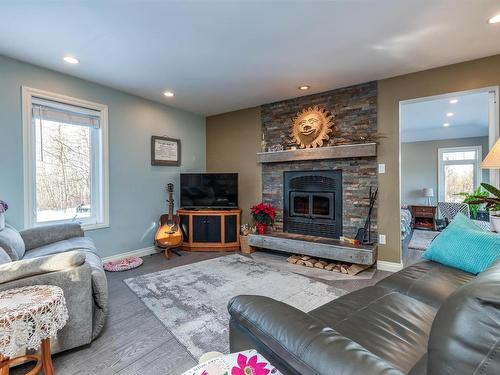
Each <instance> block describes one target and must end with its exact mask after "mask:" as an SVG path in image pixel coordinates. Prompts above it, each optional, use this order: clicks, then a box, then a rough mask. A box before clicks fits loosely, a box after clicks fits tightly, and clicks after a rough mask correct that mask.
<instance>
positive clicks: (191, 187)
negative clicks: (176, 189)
mask: <svg viewBox="0 0 500 375" xmlns="http://www.w3.org/2000/svg"><path fill="white" fill-rule="evenodd" d="M180 206H181V207H182V208H188V209H189V208H231V207H238V173H181V204H180Z"/></svg>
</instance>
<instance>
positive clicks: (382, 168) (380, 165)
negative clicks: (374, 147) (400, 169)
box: [378, 164, 385, 173]
mask: <svg viewBox="0 0 500 375" xmlns="http://www.w3.org/2000/svg"><path fill="white" fill-rule="evenodd" d="M378 173H385V164H379V165H378Z"/></svg>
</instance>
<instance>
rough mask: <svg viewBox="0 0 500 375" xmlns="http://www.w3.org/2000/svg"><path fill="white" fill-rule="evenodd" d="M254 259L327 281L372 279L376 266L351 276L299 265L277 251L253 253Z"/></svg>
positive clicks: (284, 269)
mask: <svg viewBox="0 0 500 375" xmlns="http://www.w3.org/2000/svg"><path fill="white" fill-rule="evenodd" d="M251 256H252V259H253V260H255V261H256V262H259V263H266V264H269V265H271V266H273V267H277V268H279V269H280V270H282V271H289V272H293V273H298V274H299V275H304V276H307V277H314V278H317V279H322V280H326V281H346V280H370V279H371V278H373V276H374V275H375V272H376V269H375V267H370V268H368V269H366V270H364V271H362V272H360V273H358V274H357V275H354V276H351V275H346V274H345V273H340V272H331V271H326V270H322V269H320V268H311V267H304V266H300V265H299V266H298V265H296V264H291V263H288V262H287V261H286V260H287V258H288V257H289V255H282V254H276V253H269V252H262V251H258V252H255V253H253V254H252V255H251Z"/></svg>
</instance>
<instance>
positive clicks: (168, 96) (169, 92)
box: [163, 91, 175, 98]
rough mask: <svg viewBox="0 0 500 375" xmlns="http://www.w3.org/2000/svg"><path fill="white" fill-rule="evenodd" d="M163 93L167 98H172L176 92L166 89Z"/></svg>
mask: <svg viewBox="0 0 500 375" xmlns="http://www.w3.org/2000/svg"><path fill="white" fill-rule="evenodd" d="M163 95H165V96H166V97H167V98H171V97H173V96H174V95H175V94H174V93H173V92H172V91H165V92H164V93H163Z"/></svg>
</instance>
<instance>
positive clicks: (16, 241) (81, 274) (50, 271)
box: [0, 224, 108, 353]
mask: <svg viewBox="0 0 500 375" xmlns="http://www.w3.org/2000/svg"><path fill="white" fill-rule="evenodd" d="M83 235H84V234H83V231H82V229H81V227H80V225H78V224H61V225H49V226H44V227H38V228H33V229H28V230H24V231H21V232H18V231H17V230H15V229H14V228H13V227H11V226H9V225H6V226H5V228H4V229H2V230H0V290H7V289H12V288H17V287H22V286H28V285H40V284H45V285H56V286H59V287H61V288H62V289H63V291H64V296H65V298H66V304H67V306H68V312H69V320H68V323H67V324H66V326H65V327H64V328H63V329H62V330H61V331H59V334H58V336H57V339H56V340H53V342H52V350H53V352H54V353H57V352H60V351H64V350H68V349H72V348H75V347H78V346H81V345H86V344H89V343H90V342H91V341H92V340H93V339H94V338H96V337H97V336H98V335H99V333H100V332H101V330H102V328H103V326H104V322H105V320H106V314H107V301H108V286H107V280H106V275H105V273H104V270H103V268H102V262H101V259H100V257H99V256H98V255H97V250H96V248H95V245H94V243H93V241H92V240H91V239H90V238H86V237H83Z"/></svg>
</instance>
